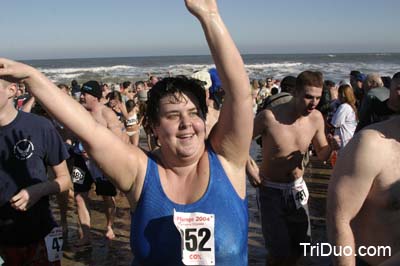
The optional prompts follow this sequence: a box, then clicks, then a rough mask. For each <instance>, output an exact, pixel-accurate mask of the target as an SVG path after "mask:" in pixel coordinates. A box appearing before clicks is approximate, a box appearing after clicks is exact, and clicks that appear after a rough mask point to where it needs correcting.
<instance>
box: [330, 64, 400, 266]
mask: <svg viewBox="0 0 400 266" xmlns="http://www.w3.org/2000/svg"><path fill="white" fill-rule="evenodd" d="M389 106H390V107H391V108H392V109H393V110H396V112H397V113H398V112H399V111H400V72H398V73H396V74H395V75H394V76H393V80H392V84H391V89H390V98H389ZM399 156H400V117H399V116H395V117H394V118H392V119H390V120H387V121H385V122H382V123H378V124H374V125H372V126H370V127H368V128H366V129H365V130H362V131H360V133H359V134H357V135H355V137H354V138H353V139H352V140H351V141H350V143H349V144H348V145H347V146H346V148H345V149H344V150H343V152H342V155H341V156H340V157H339V158H338V161H337V164H336V167H335V169H334V171H333V174H332V179H331V183H330V184H329V190H328V208H327V210H328V211H327V218H328V219H327V226H328V236H329V239H330V242H331V244H332V245H335V246H342V247H344V246H350V247H351V248H352V251H353V252H354V253H356V252H357V249H358V248H359V247H361V246H364V247H367V248H368V247H370V246H374V247H377V246H386V247H387V246H389V247H390V248H391V254H389V253H388V251H387V252H386V254H379V255H380V256H362V255H363V254H361V253H359V252H357V253H358V254H357V255H359V256H357V257H354V256H341V257H333V260H334V262H335V265H378V264H380V263H382V262H383V261H385V260H386V259H388V256H390V255H394V254H395V253H398V252H399V251H400V241H399V239H400V228H399V223H400V215H399V209H400V186H399V184H400V167H399ZM359 251H360V252H361V251H362V250H359ZM363 252H365V250H364V251H363ZM360 256H362V257H360ZM398 257H399V256H397V258H393V259H397V261H396V262H392V263H393V264H388V265H399V264H400V260H399V259H398ZM356 260H357V264H356ZM361 262H363V264H361Z"/></svg>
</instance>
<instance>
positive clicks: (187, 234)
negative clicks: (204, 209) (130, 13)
mask: <svg viewBox="0 0 400 266" xmlns="http://www.w3.org/2000/svg"><path fill="white" fill-rule="evenodd" d="M174 224H175V226H176V228H177V229H178V231H179V233H180V235H181V246H182V262H183V264H185V265H215V238H214V226H215V216H214V215H213V214H207V213H201V212H192V213H186V212H177V211H175V210H174Z"/></svg>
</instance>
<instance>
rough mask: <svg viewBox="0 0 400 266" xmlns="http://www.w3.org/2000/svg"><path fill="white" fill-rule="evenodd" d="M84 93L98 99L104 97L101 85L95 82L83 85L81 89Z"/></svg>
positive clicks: (91, 81)
mask: <svg viewBox="0 0 400 266" xmlns="http://www.w3.org/2000/svg"><path fill="white" fill-rule="evenodd" d="M81 92H82V93H88V94H90V95H92V96H94V97H96V98H97V99H100V98H101V97H102V90H101V87H100V84H99V83H98V82H97V81H95V80H90V81H88V82H86V83H84V84H83V85H82V88H81Z"/></svg>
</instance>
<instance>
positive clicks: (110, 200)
mask: <svg viewBox="0 0 400 266" xmlns="http://www.w3.org/2000/svg"><path fill="white" fill-rule="evenodd" d="M103 200H104V203H105V214H106V218H107V227H106V228H107V232H106V238H107V239H109V240H112V239H114V238H115V234H114V231H113V229H112V226H113V224H114V217H115V211H116V207H115V198H114V197H111V196H103Z"/></svg>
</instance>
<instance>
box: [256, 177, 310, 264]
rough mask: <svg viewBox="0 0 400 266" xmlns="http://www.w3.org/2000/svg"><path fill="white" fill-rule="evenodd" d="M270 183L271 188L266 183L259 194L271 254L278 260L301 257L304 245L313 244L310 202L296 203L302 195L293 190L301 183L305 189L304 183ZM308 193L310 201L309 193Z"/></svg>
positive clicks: (300, 181) (264, 231)
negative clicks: (308, 203)
mask: <svg viewBox="0 0 400 266" xmlns="http://www.w3.org/2000/svg"><path fill="white" fill-rule="evenodd" d="M268 183H271V184H270V186H268V184H267V186H265V185H266V184H264V186H262V187H260V195H259V197H260V198H259V200H260V210H261V222H262V232H263V236H264V240H265V246H266V248H267V252H268V254H269V255H270V256H272V257H277V258H282V257H289V256H296V257H298V256H301V255H303V254H304V250H303V247H304V246H301V245H300V243H311V229H310V218H309V210H308V205H307V204H306V202H307V200H306V199H305V200H303V204H299V203H297V204H296V200H295V199H297V200H298V197H299V196H302V195H300V194H301V193H300V194H298V193H297V194H296V193H294V192H293V188H294V186H296V185H298V184H300V183H302V185H304V186H305V183H304V180H303V179H299V180H297V181H296V182H293V183H291V184H280V183H273V182H268ZM274 184H276V185H275V186H274ZM271 186H273V187H271ZM306 194H307V196H306V197H307V198H308V191H307V192H306ZM304 203H305V204H304Z"/></svg>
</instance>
